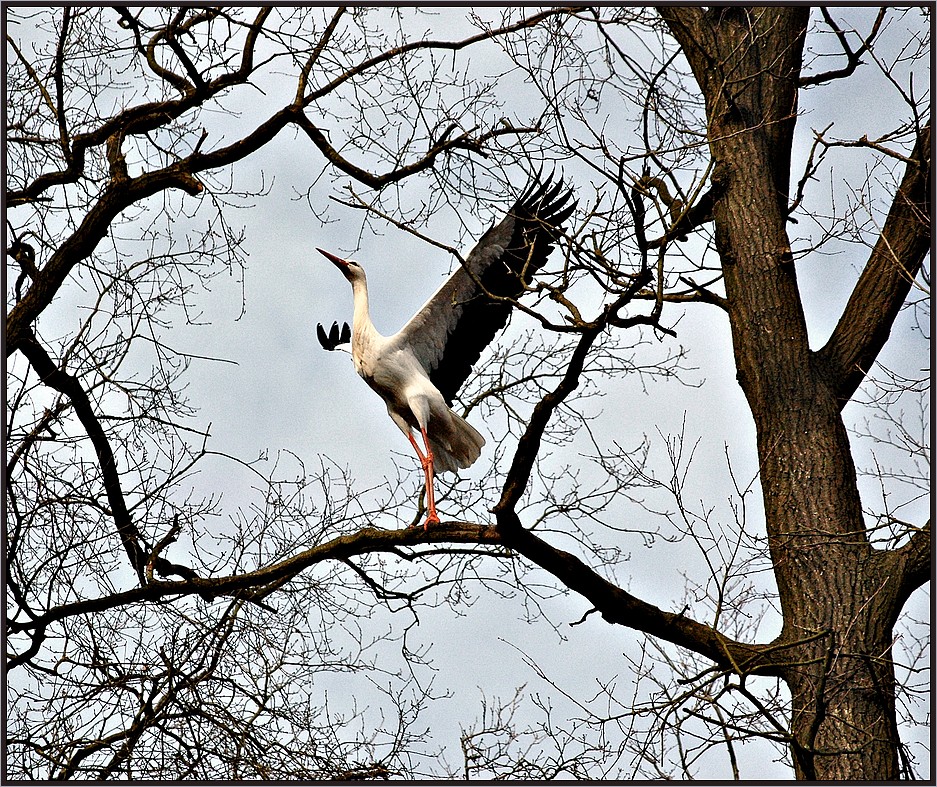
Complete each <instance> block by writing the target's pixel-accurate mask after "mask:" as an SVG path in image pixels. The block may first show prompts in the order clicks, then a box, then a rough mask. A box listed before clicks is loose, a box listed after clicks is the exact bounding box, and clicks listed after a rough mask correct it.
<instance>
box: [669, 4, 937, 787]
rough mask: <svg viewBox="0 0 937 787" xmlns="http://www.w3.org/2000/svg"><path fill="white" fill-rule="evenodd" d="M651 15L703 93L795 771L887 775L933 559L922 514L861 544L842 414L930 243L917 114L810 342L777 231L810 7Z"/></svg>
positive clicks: (719, 240) (926, 151) (782, 223)
mask: <svg viewBox="0 0 937 787" xmlns="http://www.w3.org/2000/svg"><path fill="white" fill-rule="evenodd" d="M661 14H662V15H663V17H664V18H665V20H666V21H667V23H668V25H669V26H670V29H671V31H672V32H673V34H674V35H675V37H676V38H677V40H678V41H679V43H680V44H681V46H682V47H683V50H684V52H685V54H686V56H687V59H688V60H689V63H690V65H691V68H692V69H693V72H694V75H695V77H696V79H697V81H698V82H699V86H700V88H701V90H702V93H703V95H704V97H705V100H706V111H707V119H708V123H709V144H710V151H711V155H712V157H713V161H714V175H713V183H714V187H715V188H716V190H717V191H718V193H719V198H718V199H717V200H716V202H715V204H714V207H713V220H714V223H715V233H716V244H717V249H718V251H719V254H720V258H721V260H722V267H723V273H724V277H725V286H726V296H727V298H726V305H727V310H728V314H729V319H730V323H731V331H732V340H733V346H734V353H735V362H736V367H737V373H738V381H739V384H740V385H741V387H742V389H743V391H744V393H745V396H746V398H747V401H748V404H749V406H750V408H751V412H752V415H753V417H754V421H755V425H756V428H757V434H758V455H759V459H760V466H761V483H762V490H763V497H764V504H765V514H766V526H767V531H768V538H769V545H770V549H771V556H772V561H773V563H774V570H775V577H776V580H777V584H778V591H779V594H780V603H781V610H782V613H783V617H784V626H783V632H782V634H781V636H780V638H779V642H778V644H780V643H786V644H789V645H793V647H789V648H787V649H785V650H783V651H782V652H783V653H784V656H785V659H786V662H785V663H779V664H778V665H777V666H778V667H779V671H780V673H781V674H782V675H783V677H784V679H785V681H786V682H787V684H788V686H789V688H790V690H791V694H792V698H793V706H792V713H791V737H792V739H791V741H790V745H791V750H792V756H793V761H794V764H795V769H796V774H797V776H798V778H802V779H896V778H898V775H899V763H898V749H899V739H898V731H897V723H896V717H895V706H894V683H895V676H894V670H893V666H892V662H891V659H890V652H891V642H892V627H893V625H894V622H895V620H896V616H897V614H898V613H899V611H900V609H901V605H902V603H903V602H904V600H905V598H906V597H907V592H908V591H907V586H908V583H909V580H910V578H911V576H912V575H916V576H920V573H921V572H922V571H925V572H926V570H927V568H926V567H927V552H928V550H927V549H926V547H925V546H924V542H926V541H929V528H926V529H922V530H921V531H920V532H919V535H918V536H917V537H916V538H915V539H912V542H916V541H920V542H921V543H920V544H918V543H912V544H909V546H908V547H907V548H906V549H904V550H898V551H897V552H882V551H879V550H876V549H875V548H873V546H872V545H871V544H870V542H869V538H868V534H867V532H866V527H865V524H864V521H863V514H862V506H861V502H860V498H859V490H858V486H857V479H856V469H855V466H854V464H853V459H852V454H851V451H850V445H849V438H848V435H847V431H846V427H845V425H844V422H843V419H842V417H841V410H842V407H843V404H844V403H845V401H847V400H848V399H849V397H850V396H851V395H852V394H853V393H854V392H855V390H856V387H857V385H858V383H859V381H860V380H861V379H862V376H863V375H864V374H865V372H866V371H867V370H868V368H869V366H870V365H871V362H872V361H873V360H874V358H875V356H876V355H877V353H878V351H879V350H880V349H881V347H882V345H883V344H884V339H885V338H886V337H887V336H888V332H889V328H890V326H891V324H892V322H893V320H894V318H895V316H896V315H897V313H898V308H899V307H900V304H901V303H902V302H903V301H904V299H905V296H906V295H907V293H908V289H909V288H910V286H911V283H912V281H913V279H914V276H915V275H916V274H917V272H918V270H919V268H920V265H921V262H922V260H923V258H924V255H925V254H926V251H927V248H928V246H929V239H930V234H929V223H928V215H929V208H930V206H929V204H928V193H929V187H928V181H929V174H930V132H929V128H925V129H922V130H921V131H920V135H919V140H918V144H917V147H916V149H915V152H914V155H913V156H912V158H913V162H912V163H911V164H909V165H908V167H907V172H906V175H905V177H904V181H903V183H902V185H901V188H900V190H899V193H898V195H897V196H896V199H895V204H894V207H893V209H892V212H891V215H890V216H889V219H888V222H887V223H886V226H885V228H884V230H883V238H882V240H881V241H880V243H879V245H878V246H877V247H876V249H875V250H874V251H873V254H872V256H871V258H870V259H869V261H868V263H867V266H866V269H865V272H864V274H863V276H862V277H861V278H860V281H859V283H858V285H857V287H856V292H855V293H854V297H853V298H852V299H851V300H850V302H849V306H847V308H846V311H845V313H844V314H843V316H842V319H841V321H840V324H839V327H837V329H836V330H835V331H834V334H833V335H832V336H831V338H830V340H829V342H828V344H827V345H826V347H824V348H823V349H821V350H820V351H812V350H811V349H810V346H809V343H808V336H807V327H806V321H805V317H804V311H803V307H802V303H801V299H800V295H799V292H798V287H797V276H796V266H795V264H794V260H793V258H792V256H791V248H790V242H789V240H788V235H787V232H786V220H787V213H788V210H787V206H788V201H789V199H788V184H789V173H790V153H791V145H792V138H793V131H794V125H795V122H796V113H797V91H798V85H799V80H800V67H801V56H802V49H803V42H804V37H805V35H806V29H807V23H808V16H809V9H808V8H806V7H800V8H780V7H776V8H746V9H743V8H714V9H710V10H706V11H704V10H703V9H699V8H690V9H687V8H675V7H666V8H662V9H661ZM892 237H894V238H895V239H896V245H892V244H890V243H889V242H888V241H889V239H890V238H892ZM898 239H900V241H901V242H900V244H897V240H898ZM870 292H875V293H876V295H875V297H869V293H870ZM912 555H916V557H915V556H912ZM797 643H799V644H797Z"/></svg>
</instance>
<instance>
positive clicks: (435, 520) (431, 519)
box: [423, 511, 439, 531]
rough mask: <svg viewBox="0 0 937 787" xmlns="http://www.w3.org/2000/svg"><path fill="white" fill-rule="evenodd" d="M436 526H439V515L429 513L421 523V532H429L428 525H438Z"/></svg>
mask: <svg viewBox="0 0 937 787" xmlns="http://www.w3.org/2000/svg"><path fill="white" fill-rule="evenodd" d="M438 524H439V515H438V514H437V513H436V512H435V511H433V513H431V514H430V515H429V516H428V517H426V521H425V522H424V523H423V530H424V531H425V530H429V526H430V525H438Z"/></svg>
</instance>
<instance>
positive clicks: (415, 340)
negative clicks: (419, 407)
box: [394, 178, 576, 404]
mask: <svg viewBox="0 0 937 787" xmlns="http://www.w3.org/2000/svg"><path fill="white" fill-rule="evenodd" d="M551 180H552V178H547V180H546V181H545V182H543V183H541V182H539V180H534V182H533V183H532V184H531V185H530V186H529V187H528V189H527V190H526V192H525V193H524V194H523V195H521V197H520V198H519V199H518V200H517V202H516V203H515V205H514V207H513V208H511V210H510V211H508V214H507V216H505V217H504V219H503V220H502V221H501V222H500V223H499V224H497V225H495V226H493V227H492V228H491V229H489V230H488V231H487V232H486V233H485V234H484V235H483V236H482V238H481V240H480V241H479V242H478V243H477V244H476V245H475V248H473V249H472V251H471V253H470V254H469V255H468V257H467V258H466V260H465V264H464V265H463V266H461V267H460V268H459V269H458V270H457V271H456V272H455V273H453V274H452V276H450V277H449V279H448V280H447V281H446V282H445V283H444V284H443V285H442V287H440V288H439V290H438V291H437V292H436V294H435V295H433V296H432V297H431V298H430V299H429V300H428V301H427V302H426V303H425V304H424V305H423V307H422V308H421V309H420V310H419V311H418V312H417V313H416V314H415V315H414V316H413V319H411V320H410V321H409V322H408V323H407V324H406V325H405V326H404V327H403V328H402V329H401V330H400V332H399V333H398V334H397V336H396V337H394V338H395V339H397V340H399V341H400V342H401V343H402V344H406V345H408V346H409V347H410V348H411V349H412V350H413V352H414V354H415V355H416V356H417V358H418V359H419V360H420V362H421V363H422V364H423V367H424V368H425V369H426V371H427V372H428V374H429V377H430V380H431V381H432V383H433V385H435V386H436V387H437V388H438V389H439V391H440V392H441V393H442V395H443V397H444V398H445V400H446V402H447V403H449V404H451V403H452V399H453V397H454V396H455V395H456V393H457V392H458V390H459V388H460V387H461V386H462V383H464V382H465V380H466V378H467V377H468V376H469V373H470V372H471V371H472V366H473V365H474V364H475V362H476V361H477V360H478V358H479V356H480V355H481V352H482V350H484V349H485V347H487V346H488V344H489V343H490V342H491V340H492V339H493V338H494V337H495V334H496V333H497V332H498V331H500V330H501V329H502V328H503V327H504V325H505V323H506V322H507V319H508V316H509V315H510V313H511V308H512V305H513V304H512V301H513V300H516V299H517V298H519V297H520V296H521V295H523V293H524V291H525V288H526V287H527V286H528V285H529V284H530V281H531V279H532V277H533V275H534V274H535V273H536V272H537V271H538V270H539V269H540V268H541V267H543V265H544V264H545V263H546V261H547V257H548V256H549V254H550V252H551V251H552V250H553V243H554V241H555V240H556V238H557V236H558V234H559V228H560V226H561V225H562V224H563V222H564V221H566V219H568V218H569V217H570V215H571V214H572V212H573V210H574V209H575V207H576V202H575V200H573V199H572V192H571V191H570V190H569V189H568V188H565V187H564V185H563V181H562V179H560V180H559V181H558V182H557V183H556V184H555V185H554V184H552V183H551ZM490 296H494V298H492V297H490ZM500 299H509V300H500Z"/></svg>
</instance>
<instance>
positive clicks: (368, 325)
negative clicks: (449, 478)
mask: <svg viewBox="0 0 937 787" xmlns="http://www.w3.org/2000/svg"><path fill="white" fill-rule="evenodd" d="M357 270H358V271H360V275H359V274H358V273H357V272H355V274H354V278H351V285H352V292H353V293H354V300H355V312H354V318H353V321H352V327H351V357H352V359H353V360H354V362H355V370H356V371H357V372H358V374H359V375H361V377H362V378H363V379H364V381H365V382H366V383H367V384H368V385H370V386H371V388H373V389H374V390H375V391H376V392H377V393H378V394H379V395H380V397H381V398H382V399H383V400H384V403H385V404H386V405H387V412H388V414H389V415H390V417H391V419H393V421H394V423H395V424H397V426H398V427H399V428H400V431H401V432H403V433H404V435H405V436H406V437H407V439H408V440H410V442H411V443H413V442H414V438H413V433H412V431H411V430H413V429H415V430H416V431H418V432H420V433H422V434H423V435H425V436H426V438H427V442H428V446H427V447H428V449H429V451H430V452H431V454H432V457H433V466H434V468H435V470H436V471H438V472H447V471H456V470H459V469H463V468H466V467H469V466H470V465H471V464H472V463H473V462H474V461H475V460H476V459H478V457H479V455H480V454H481V449H482V446H483V445H484V444H485V438H484V437H482V436H481V435H480V434H479V433H478V430H476V429H475V427H473V426H472V425H471V424H470V423H468V421H466V420H465V419H464V418H462V417H461V416H459V415H458V414H456V413H454V412H453V411H452V409H451V408H450V407H449V405H447V404H446V400H445V399H444V398H443V396H442V394H441V393H440V392H439V389H438V388H437V387H436V386H435V385H433V383H432V381H431V380H430V379H429V372H428V370H427V368H426V361H425V360H424V359H421V358H419V357H418V355H417V352H416V349H417V346H415V345H414V344H413V343H412V342H410V341H408V336H407V333H406V329H404V330H402V331H400V332H398V333H395V334H394V335H393V336H382V335H381V334H380V333H378V332H377V329H376V328H375V327H374V324H373V323H372V322H371V315H370V313H369V310H368V286H367V278H366V277H365V274H364V271H363V270H362V269H361V268H360V267H359V268H358V269H357ZM431 300H432V299H431Z"/></svg>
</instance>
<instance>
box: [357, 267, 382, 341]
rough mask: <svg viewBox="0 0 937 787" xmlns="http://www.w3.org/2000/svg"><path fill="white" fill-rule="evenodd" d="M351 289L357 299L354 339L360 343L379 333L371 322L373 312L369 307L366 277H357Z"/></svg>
mask: <svg viewBox="0 0 937 787" xmlns="http://www.w3.org/2000/svg"><path fill="white" fill-rule="evenodd" d="M351 291H352V294H353V295H354V299H355V311H354V315H353V317H352V321H351V333H352V341H353V342H354V343H356V344H357V343H360V341H361V340H362V339H369V338H370V337H371V336H374V335H377V329H376V328H375V327H374V323H372V322H371V312H370V309H369V308H368V282H367V280H366V279H363V278H362V279H355V281H353V282H352V283H351Z"/></svg>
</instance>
